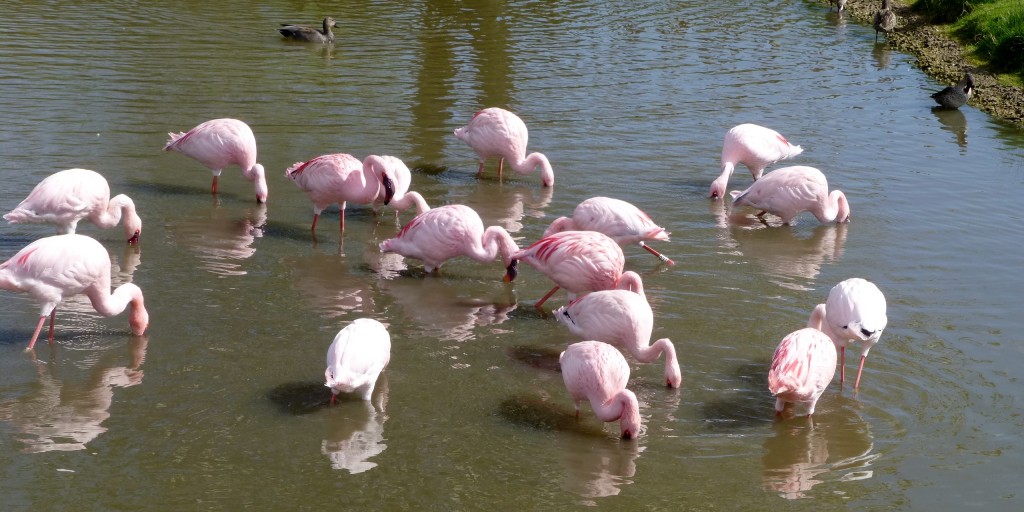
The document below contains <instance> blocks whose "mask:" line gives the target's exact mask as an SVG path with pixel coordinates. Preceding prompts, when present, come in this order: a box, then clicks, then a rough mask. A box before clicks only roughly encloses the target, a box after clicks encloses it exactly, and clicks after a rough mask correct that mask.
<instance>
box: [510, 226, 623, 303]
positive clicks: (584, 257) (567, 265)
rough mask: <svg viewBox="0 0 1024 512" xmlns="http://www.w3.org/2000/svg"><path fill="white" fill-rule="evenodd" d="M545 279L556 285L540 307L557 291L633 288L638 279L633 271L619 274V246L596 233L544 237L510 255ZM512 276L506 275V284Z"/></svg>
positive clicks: (583, 232) (620, 261)
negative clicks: (559, 289) (535, 270)
mask: <svg viewBox="0 0 1024 512" xmlns="http://www.w3.org/2000/svg"><path fill="white" fill-rule="evenodd" d="M512 258H513V259H515V260H521V261H525V262H526V263H528V264H529V265H530V266H531V267H533V268H535V269H537V271H539V272H540V273H542V274H544V275H546V276H548V278H550V279H551V280H552V281H554V282H555V284H556V285H557V286H556V287H555V289H554V290H551V292H549V293H548V294H547V295H545V296H544V298H542V299H541V300H540V301H539V302H538V303H537V304H536V306H537V307H540V306H541V304H543V303H544V302H545V301H546V300H547V299H548V297H550V296H551V294H553V293H554V292H555V291H556V290H557V289H558V288H564V289H565V291H567V292H569V299H570V300H571V299H574V298H576V295H577V294H581V293H585V292H591V291H597V290H611V289H615V288H620V289H631V287H632V289H636V287H637V284H636V282H637V281H638V280H639V279H640V276H638V275H637V274H636V273H635V272H632V271H629V272H625V273H623V271H622V269H623V266H624V265H625V263H626V257H625V256H624V255H623V254H622V249H621V248H620V247H619V244H617V243H615V240H612V239H611V238H610V237H608V235H605V234H604V233H599V232H597V231H563V232H561V233H555V234H553V235H551V236H546V237H544V238H541V239H540V240H538V241H536V242H534V243H533V245H530V246H529V247H527V248H525V249H522V250H520V251H519V252H517V253H515V254H513V255H512ZM514 278H515V276H509V277H508V279H506V280H508V281H511V280H512V279H514Z"/></svg>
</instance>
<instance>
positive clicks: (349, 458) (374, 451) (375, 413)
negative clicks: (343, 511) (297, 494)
mask: <svg viewBox="0 0 1024 512" xmlns="http://www.w3.org/2000/svg"><path fill="white" fill-rule="evenodd" d="M374 394H375V395H376V398H375V400H371V401H369V402H367V401H363V400H359V403H358V404H357V403H354V402H347V401H343V402H342V403H340V404H337V405H335V406H334V407H333V408H332V410H331V413H332V418H331V425H330V432H328V433H327V438H326V439H324V440H323V442H322V443H321V444H320V452H321V453H323V454H324V455H326V456H327V458H328V459H330V461H331V467H332V468H334V469H345V470H348V472H349V473H352V474H356V473H362V472H364V471H368V470H370V469H373V468H375V467H377V464H376V463H375V462H370V461H369V460H368V459H369V458H370V457H373V456H375V455H379V454H380V453H381V452H383V451H384V450H385V449H386V448H387V447H388V445H386V444H384V422H385V421H387V419H388V416H387V414H386V413H385V409H386V408H387V402H388V377H387V373H383V374H381V376H380V379H379V380H378V381H377V388H376V391H375V393H374Z"/></svg>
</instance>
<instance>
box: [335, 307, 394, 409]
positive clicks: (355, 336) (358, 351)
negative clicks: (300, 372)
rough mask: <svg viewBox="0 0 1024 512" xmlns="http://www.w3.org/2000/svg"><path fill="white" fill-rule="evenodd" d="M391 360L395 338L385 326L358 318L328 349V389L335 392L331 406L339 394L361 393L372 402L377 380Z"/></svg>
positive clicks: (342, 331)
mask: <svg viewBox="0 0 1024 512" xmlns="http://www.w3.org/2000/svg"><path fill="white" fill-rule="evenodd" d="M390 360H391V336H390V335H389V334H388V330H387V328H386V327H384V324H381V323H380V322H378V321H376V320H373V319H371V318H358V319H356V320H354V321H353V322H352V323H350V324H348V325H347V326H346V327H345V328H344V329H342V330H341V331H339V332H338V335H337V336H335V337H334V341H333V342H331V346H330V348H328V349H327V370H326V371H324V378H325V379H326V381H327V382H326V384H324V385H325V386H327V387H329V388H331V403H332V404H333V403H334V401H335V400H336V399H337V397H338V393H353V392H359V393H360V397H361V398H362V399H363V400H369V399H370V395H371V394H373V388H374V386H376V384H377V377H379V376H380V372H382V371H384V367H386V366H387V365H388V362H389V361H390Z"/></svg>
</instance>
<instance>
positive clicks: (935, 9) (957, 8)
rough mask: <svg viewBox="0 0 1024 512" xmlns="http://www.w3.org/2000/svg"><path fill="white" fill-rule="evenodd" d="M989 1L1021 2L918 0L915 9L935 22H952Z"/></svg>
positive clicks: (1015, 0)
mask: <svg viewBox="0 0 1024 512" xmlns="http://www.w3.org/2000/svg"><path fill="white" fill-rule="evenodd" d="M989 3H1020V0H917V1H916V2H914V5H913V10H914V11H917V12H919V13H922V14H924V15H926V16H928V17H929V18H930V19H931V21H932V22H933V23H952V22H954V21H956V20H958V19H960V18H961V17H963V16H965V15H967V14H968V13H970V12H971V11H973V10H974V9H976V8H978V7H980V6H982V5H985V4H989Z"/></svg>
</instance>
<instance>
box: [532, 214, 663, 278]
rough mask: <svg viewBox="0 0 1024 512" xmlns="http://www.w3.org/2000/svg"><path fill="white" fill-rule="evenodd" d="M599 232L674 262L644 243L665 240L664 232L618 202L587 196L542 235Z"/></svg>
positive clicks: (647, 217) (647, 218) (648, 218)
mask: <svg viewBox="0 0 1024 512" xmlns="http://www.w3.org/2000/svg"><path fill="white" fill-rule="evenodd" d="M577 230H578V231H599V232H601V233H604V234H606V235H608V236H610V237H612V239H613V240H615V242H616V243H618V244H619V245H621V246H626V245H631V244H639V245H640V247H643V248H644V249H645V250H647V252H649V253H651V254H653V255H655V256H657V257H658V259H660V260H661V261H664V262H665V263H668V264H669V265H675V262H674V261H672V260H670V259H669V258H668V257H667V256H664V255H662V254H661V253H659V252H658V251H656V250H654V249H652V248H651V247H650V246H648V245H647V244H646V243H644V241H649V240H668V232H667V231H665V228H663V227H661V226H658V225H657V224H655V223H654V221H653V220H651V218H650V217H649V216H647V214H646V213H644V212H643V211H642V210H641V209H639V208H637V207H636V206H634V205H633V204H632V203H628V202H626V201H623V200H621V199H612V198H610V197H591V198H590V199H587V200H585V201H583V202H582V203H580V204H579V205H577V206H576V209H575V210H573V212H572V218H569V217H559V218H557V219H555V221H554V222H552V223H551V225H550V226H548V229H547V230H545V231H544V236H548V235H552V234H555V233H559V232H562V231H577Z"/></svg>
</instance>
